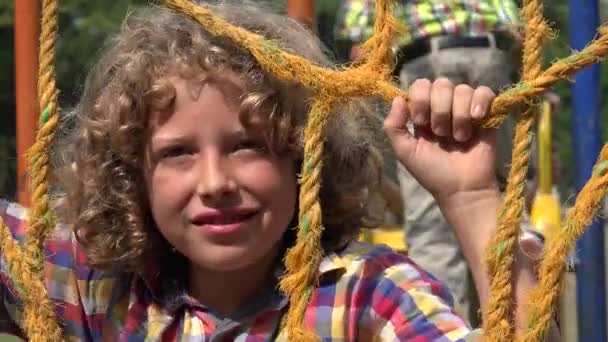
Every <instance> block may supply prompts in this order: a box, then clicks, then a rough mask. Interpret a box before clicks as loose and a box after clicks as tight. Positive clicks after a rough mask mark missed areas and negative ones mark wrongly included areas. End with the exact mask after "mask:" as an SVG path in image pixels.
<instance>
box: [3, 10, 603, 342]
mask: <svg viewBox="0 0 608 342" xmlns="http://www.w3.org/2000/svg"><path fill="white" fill-rule="evenodd" d="M165 3H166V5H167V6H168V7H170V8H172V9H174V10H176V11H179V12H181V13H183V14H184V15H187V16H189V17H192V18H193V19H195V20H196V21H198V22H199V23H200V24H201V25H203V27H205V29H206V30H207V31H208V32H209V33H210V34H212V35H216V36H222V37H226V38H228V39H231V40H232V41H234V42H235V43H237V44H239V45H241V46H243V47H244V48H246V49H247V50H248V51H249V52H250V53H251V54H252V55H253V56H254V58H256V60H257V61H258V63H259V64H260V66H261V67H262V68H263V69H264V70H265V71H267V72H269V73H272V74H274V75H275V76H277V77H279V78H282V79H284V80H288V81H293V82H298V83H300V84H302V85H304V86H306V87H308V88H310V89H311V90H312V91H313V93H314V94H315V99H314V101H313V104H312V105H311V109H310V115H309V118H308V122H307V124H306V128H305V133H304V134H305V151H304V163H303V166H302V179H301V190H300V208H299V210H300V212H299V227H298V238H297V243H296V245H295V246H294V247H293V248H292V249H291V250H290V251H289V252H288V254H287V256H286V260H285V263H286V268H287V275H286V276H285V277H284V278H283V279H281V282H280V287H281V289H282V290H283V291H285V293H286V294H287V295H288V296H289V298H290V306H289V310H288V312H287V315H286V317H285V319H284V321H283V322H282V327H283V328H284V329H285V330H286V331H287V333H288V336H289V339H290V340H293V341H308V340H316V339H317V338H316V336H314V335H313V334H312V333H310V332H307V331H306V330H305V329H303V318H304V313H305V310H306V307H307V305H308V301H309V299H310V298H309V297H310V294H311V291H312V290H313V287H314V286H315V285H316V281H317V272H318V266H319V263H320V260H321V258H322V254H321V253H322V249H321V244H320V237H321V233H322V231H323V225H322V222H321V217H322V215H321V209H322V208H321V206H320V201H319V188H320V186H321V184H320V183H321V177H320V175H321V170H322V167H323V164H322V154H323V142H324V137H323V132H324V128H325V124H326V122H327V119H328V115H329V113H330V112H331V108H332V105H335V104H338V103H340V102H343V101H347V100H348V99H350V98H353V97H361V96H379V97H382V98H384V99H386V100H387V101H390V100H392V98H394V97H395V96H403V97H404V98H407V93H406V92H405V91H404V90H401V89H399V88H397V87H396V86H395V85H394V84H393V83H392V82H391V80H390V69H391V58H392V55H391V51H390V46H391V43H392V41H393V39H394V38H395V36H396V34H398V33H399V32H401V31H402V27H401V26H400V25H399V23H398V22H397V20H396V19H395V18H394V17H393V15H392V14H391V13H392V8H393V2H392V1H390V0H384V1H383V0H378V1H376V13H377V19H376V23H375V26H374V27H375V33H374V35H373V36H372V37H371V38H370V39H369V40H368V42H367V43H366V44H365V46H364V49H365V51H366V53H365V55H366V58H365V59H364V61H363V62H362V63H360V64H358V65H356V66H354V67H350V68H346V67H342V68H339V69H328V68H324V67H321V66H319V65H315V64H314V63H312V62H310V61H308V60H306V59H304V58H302V57H300V56H296V55H293V54H291V53H288V52H285V51H283V50H281V47H280V44H279V43H277V42H275V41H272V40H268V39H265V38H263V37H262V36H260V35H258V34H255V33H252V32H249V31H247V30H245V29H243V28H240V27H235V26H233V25H231V24H229V23H228V22H226V21H225V20H224V19H222V18H220V17H218V16H215V15H214V14H213V13H211V12H210V11H209V10H208V9H206V8H203V7H199V6H196V5H194V4H193V3H191V2H189V1H186V0H166V1H165ZM523 17H524V18H525V19H526V22H527V25H526V29H525V32H526V40H525V46H524V70H523V71H524V79H523V81H522V82H520V83H518V84H516V85H514V86H513V87H511V88H510V89H508V90H506V91H504V92H503V93H502V94H500V95H499V96H498V97H497V98H496V99H495V100H494V102H493V103H492V106H491V109H490V115H488V117H487V118H486V119H484V120H483V121H481V122H480V124H481V125H483V126H484V127H498V126H499V125H500V124H501V123H502V122H503V121H504V119H505V117H506V116H507V113H508V112H509V110H510V109H512V108H514V107H515V106H518V105H522V104H524V105H531V104H533V103H534V99H535V97H537V96H538V95H540V94H542V93H543V92H545V91H546V90H547V89H548V88H549V87H551V86H552V85H553V84H555V83H556V82H558V81H560V80H562V79H565V78H567V77H568V76H569V75H572V74H573V73H575V72H577V71H578V70H580V69H582V68H584V67H586V66H589V65H591V64H593V63H597V62H599V61H600V60H601V59H602V58H603V57H604V56H606V55H607V54H608V28H607V27H606V26H602V27H601V28H600V29H599V34H600V35H599V37H598V38H597V39H596V40H595V41H594V42H592V43H591V44H590V45H589V46H587V47H586V48H585V49H584V50H582V51H580V52H576V53H573V54H572V55H571V56H569V57H566V58H564V59H561V60H559V61H557V62H555V63H554V64H553V65H552V66H551V67H549V68H548V69H546V70H544V71H541V66H540V56H541V51H542V49H541V47H542V40H543V37H545V36H546V34H547V32H548V31H547V30H548V29H547V26H546V24H545V21H544V19H543V17H542V13H541V3H540V1H539V0H530V1H526V3H525V6H524V9H523ZM42 23H43V28H42V35H41V45H40V46H41V49H40V54H41V58H40V62H41V65H40V83H39V89H40V91H39V96H40V104H41V112H42V118H41V127H40V130H39V132H38V135H37V142H36V144H35V145H34V147H33V148H32V149H31V151H30V153H29V157H30V158H29V162H30V173H31V175H32V188H33V189H34V193H33V195H32V208H31V217H30V225H29V226H28V228H27V238H26V242H25V246H24V248H23V250H22V249H20V248H19V247H18V245H17V244H16V242H15V240H14V239H13V238H12V236H11V234H10V232H9V230H8V228H7V227H6V225H4V223H3V222H2V221H1V220H0V238H2V241H0V242H1V243H2V246H1V248H2V251H3V254H4V257H5V262H6V264H7V272H9V275H10V278H11V279H12V280H13V282H14V285H15V288H16V290H17V294H18V296H19V297H20V298H21V299H23V301H24V304H25V306H24V310H23V319H22V321H21V326H22V327H23V329H24V331H25V333H26V334H27V336H29V337H30V338H31V339H32V340H35V341H57V340H59V336H60V334H61V332H60V329H59V328H58V324H57V321H56V319H55V317H54V313H53V310H52V304H51V302H50V300H49V298H48V297H47V292H46V290H45V288H44V283H43V280H42V268H43V262H44V259H43V257H44V253H43V243H44V241H45V239H46V238H47V235H48V232H50V231H51V230H52V229H53V227H54V222H53V220H52V216H51V212H50V210H49V204H48V194H47V193H48V185H47V184H48V172H49V168H50V165H49V159H48V152H49V146H50V144H51V142H52V140H53V133H54V130H55V128H56V126H57V122H58V118H57V90H56V89H55V82H54V71H53V60H54V47H55V40H56V32H57V0H44V2H43V19H42ZM533 118H534V113H533V108H532V107H530V108H529V109H527V110H526V111H525V112H524V114H523V115H522V117H521V118H520V119H519V122H518V126H517V129H516V134H515V139H514V142H515V148H514V153H513V160H514V161H513V166H512V170H511V172H510V175H509V180H508V184H509V186H508V187H507V194H506V197H505V198H506V200H505V203H504V205H503V207H502V210H501V214H500V217H499V223H498V228H497V230H496V232H495V235H494V237H493V240H492V241H493V244H492V245H491V246H490V247H489V251H488V269H489V271H490V276H491V279H492V291H491V293H490V302H491V305H490V306H489V307H488V309H487V314H486V317H487V319H489V320H491V321H492V322H495V323H493V324H487V325H486V329H485V333H486V338H488V340H492V341H501V340H509V339H511V338H512V336H513V328H512V326H511V323H510V322H511V321H512V319H511V317H510V305H511V301H512V289H511V286H510V284H509V283H508V281H507V282H505V279H506V280H509V278H510V272H511V271H510V265H512V262H513V251H514V249H515V248H516V246H517V239H516V236H517V235H516V232H517V229H518V227H519V220H520V217H521V210H522V207H521V201H522V191H521V186H522V182H523V177H522V174H525V170H526V168H527V164H528V159H529V148H530V139H531V134H532V132H531V126H532V123H533ZM607 168H608V148H607V147H605V148H604V149H603V150H602V153H601V155H600V159H599V161H598V166H597V167H596V172H595V173H594V175H593V177H592V178H591V180H590V181H589V183H588V184H587V185H586V186H585V187H584V188H583V190H582V191H581V193H580V194H579V196H578V199H577V201H576V204H575V207H574V209H573V210H572V211H571V213H570V215H569V216H568V218H567V219H566V222H565V225H564V228H563V231H562V232H561V234H562V237H561V238H558V239H554V240H552V241H551V242H550V243H549V245H548V248H547V252H546V256H545V258H544V260H543V261H542V264H541V267H540V284H539V286H538V288H536V289H535V290H534V292H533V295H532V302H531V303H532V305H533V307H534V308H535V309H534V310H533V311H532V313H531V321H530V324H531V325H530V330H529V333H528V334H527V335H526V338H525V340H526V341H538V340H539V339H540V338H541V337H542V336H543V334H544V333H545V332H546V330H547V326H548V324H549V322H550V319H551V314H552V312H553V308H554V306H555V302H556V298H557V293H558V290H559V286H560V279H561V275H562V273H563V270H564V267H565V263H564V261H565V257H566V255H567V253H568V252H569V251H570V248H572V245H573V244H574V242H575V241H576V239H577V238H578V237H579V236H580V235H581V234H582V233H583V231H584V228H585V227H586V226H587V225H588V224H589V223H590V222H591V221H592V219H593V217H594V215H595V214H596V212H597V210H598V208H599V207H600V203H601V200H602V199H603V197H604V196H605V194H606V191H607V188H608V172H606V169H607ZM502 285H505V286H504V287H503V286H502ZM490 337H491V338H490Z"/></svg>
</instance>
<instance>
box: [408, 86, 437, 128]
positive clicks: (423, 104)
mask: <svg viewBox="0 0 608 342" xmlns="http://www.w3.org/2000/svg"><path fill="white" fill-rule="evenodd" d="M431 86H432V84H431V81H429V80H427V79H419V80H416V81H415V82H414V83H413V84H412V85H411V87H410V89H409V91H408V107H409V114H410V117H411V119H412V122H414V124H415V125H417V126H424V125H427V124H428V123H429V114H430V111H429V107H430V104H431Z"/></svg>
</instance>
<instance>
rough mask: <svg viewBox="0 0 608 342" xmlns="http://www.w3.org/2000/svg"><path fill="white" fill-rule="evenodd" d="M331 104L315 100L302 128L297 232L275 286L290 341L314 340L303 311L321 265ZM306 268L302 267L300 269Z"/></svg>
mask: <svg viewBox="0 0 608 342" xmlns="http://www.w3.org/2000/svg"><path fill="white" fill-rule="evenodd" d="M332 102H333V101H331V100H326V99H324V98H317V99H316V100H315V102H314V103H313V104H312V106H311V109H310V118H309V120H308V121H307V123H306V128H305V129H304V138H305V144H304V156H305V157H304V161H303V162H302V179H301V180H300V182H301V186H300V212H299V216H298V222H299V229H298V237H297V242H296V245H295V247H293V248H291V249H290V250H289V252H288V253H287V255H286V257H285V267H286V271H287V275H286V276H285V277H284V278H283V279H281V282H280V284H279V286H280V288H281V290H282V291H284V292H285V293H286V294H287V295H288V296H289V298H290V300H291V301H290V305H289V308H288V311H287V316H286V318H285V320H284V321H283V328H286V329H287V332H288V334H289V335H288V338H289V340H290V341H292V340H293V341H315V340H316V339H317V338H316V336H315V335H314V333H311V332H310V331H307V330H304V329H302V320H303V318H304V312H305V311H306V306H307V305H308V300H309V297H310V294H311V292H312V287H313V286H314V285H315V284H316V280H317V272H318V270H319V265H320V264H321V259H322V257H323V255H322V252H323V251H322V248H321V234H322V233H323V226H322V217H321V203H320V202H319V190H320V188H321V170H322V167H323V141H324V134H323V130H321V129H319V127H325V123H326V121H327V117H328V115H329V111H330V109H331V103H332ZM303 265H307V266H306V267H302V266H303Z"/></svg>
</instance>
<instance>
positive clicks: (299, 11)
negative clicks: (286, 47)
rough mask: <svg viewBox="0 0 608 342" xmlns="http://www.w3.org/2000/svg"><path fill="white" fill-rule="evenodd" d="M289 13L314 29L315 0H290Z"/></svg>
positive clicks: (288, 3) (288, 2)
mask: <svg viewBox="0 0 608 342" xmlns="http://www.w3.org/2000/svg"><path fill="white" fill-rule="evenodd" d="M287 15H288V16H290V17H291V18H294V19H295V20H297V21H299V22H301V23H302V24H303V25H304V26H306V27H308V29H309V30H311V31H312V30H314V1H313V0H288V1H287Z"/></svg>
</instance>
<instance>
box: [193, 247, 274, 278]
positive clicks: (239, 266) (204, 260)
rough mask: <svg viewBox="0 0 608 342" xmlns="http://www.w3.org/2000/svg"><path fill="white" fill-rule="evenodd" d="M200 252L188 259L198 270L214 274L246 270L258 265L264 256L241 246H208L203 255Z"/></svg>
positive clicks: (257, 251)
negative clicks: (210, 271) (213, 272)
mask: <svg viewBox="0 0 608 342" xmlns="http://www.w3.org/2000/svg"><path fill="white" fill-rule="evenodd" d="M200 252H203V251H202V249H201V250H200ZM200 252H199V253H197V254H198V255H196V256H193V257H192V258H190V259H191V261H192V262H193V263H194V264H195V265H196V266H198V267H200V268H203V269H207V270H212V271H216V272H230V271H238V270H246V269H247V268H248V267H251V266H252V265H256V264H258V263H259V261H260V259H263V258H264V254H265V253H260V251H259V250H255V249H251V248H247V247H243V246H212V247H211V246H210V247H207V248H205V251H204V255H201V253H200ZM260 254H261V255H260Z"/></svg>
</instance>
